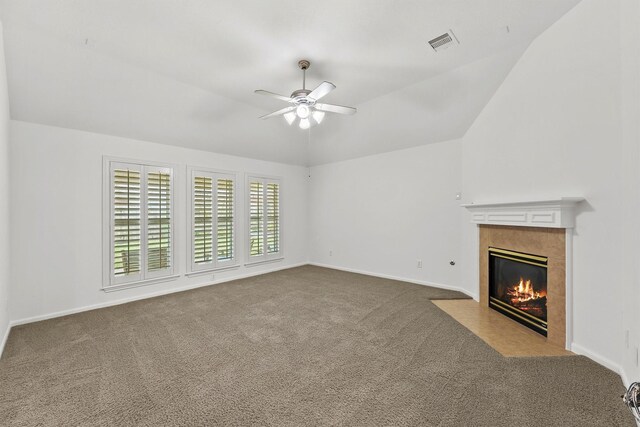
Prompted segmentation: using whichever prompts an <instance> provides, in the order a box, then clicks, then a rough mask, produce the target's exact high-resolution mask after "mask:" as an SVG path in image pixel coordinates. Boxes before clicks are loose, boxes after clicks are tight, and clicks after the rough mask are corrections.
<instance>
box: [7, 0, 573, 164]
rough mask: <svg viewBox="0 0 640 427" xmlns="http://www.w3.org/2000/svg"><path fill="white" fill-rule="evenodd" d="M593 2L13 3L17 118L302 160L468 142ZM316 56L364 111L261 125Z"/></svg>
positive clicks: (341, 92) (321, 69) (343, 98)
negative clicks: (481, 117)
mask: <svg viewBox="0 0 640 427" xmlns="http://www.w3.org/2000/svg"><path fill="white" fill-rule="evenodd" d="M578 1H579V0H474V1H470V0H448V1H441V0H439V1H432V0H406V1H397V0H396V1H393V0H349V1H344V0H342V1H336V0H325V1H318V2H303V1H300V0H274V1H264V0H232V1H231V0H229V1H210V0H209V1H205V0H198V1H196V0H185V1H175V0H56V1H42V0H1V1H0V17H1V19H2V21H3V25H4V35H5V50H6V58H7V59H6V61H7V72H8V79H9V95H10V108H11V116H12V118H13V119H16V120H24V121H30V122H36V123H42V124H47V125H53V126H62V127H69V128H74V129H81V130H86V131H91V132H99V133H106V134H110V135H116V136H123V137H129V138H137V139H142V140H148V141H154V142H159V143H164V144H171V145H178V146H183V147H189V148H195V149H201V150H209V151H214V152H220V153H225V154H234V155H240V156H246V157H253V158H260V159H264V160H273V161H279V162H285V163H292V164H301V165H311V164H320V163H327V162H332V161H337V160H342V159H348V158H354V157H359V156H364V155H368V154H373V153H379V152H385V151H391V150H396V149H400V148H408V147H411V146H416V145H422V144H429V143H433V142H439V141H445V140H449V139H455V138H459V137H461V136H463V135H464V133H465V132H466V130H467V129H468V128H469V126H470V125H471V123H472V122H473V120H474V119H475V117H476V116H477V115H478V114H479V112H480V111H481V110H482V108H483V107H484V106H485V105H486V103H487V102H488V100H489V99H490V98H491V96H492V95H493V93H494V92H495V90H496V89H497V88H498V86H499V85H500V84H501V82H502V80H503V79H504V77H505V76H506V75H507V74H508V72H509V71H510V70H511V68H512V67H513V65H514V64H515V63H516V62H517V60H518V58H519V57H520V55H521V54H522V52H524V50H525V49H526V47H527V46H528V44H529V43H530V42H531V41H532V40H533V39H534V38H535V37H536V36H537V35H538V34H540V33H541V32H543V31H544V30H545V29H546V28H547V27H548V26H549V25H551V24H552V23H553V22H555V21H556V20H557V19H558V18H559V17H560V16H562V15H563V14H564V13H566V12H567V11H568V10H569V9H570V8H572V7H573V6H574V5H575V4H576V3H578ZM449 29H451V30H453V32H454V33H455V35H456V36H457V38H458V40H459V41H460V44H459V45H457V46H454V47H452V48H450V49H447V50H445V51H442V52H437V53H436V52H434V51H433V50H432V49H431V48H430V46H429V45H428V43H427V42H428V40H430V39H432V38H434V37H436V36H439V35H440V34H442V33H444V32H445V31H447V30H449ZM303 58H304V59H309V60H310V61H311V62H312V65H311V68H310V70H309V71H308V73H307V86H308V87H314V86H315V85H317V84H318V83H320V82H321V81H323V80H328V81H331V82H333V83H334V84H335V85H336V86H337V89H336V90H334V91H333V92H332V93H331V94H329V95H328V96H327V97H326V98H325V99H324V101H326V102H328V103H334V104H343V105H349V106H354V107H357V108H358V113H357V114H356V115H355V116H337V115H330V116H327V117H326V119H325V121H324V122H323V123H322V125H320V126H318V127H313V128H311V129H310V130H309V131H303V130H301V129H299V128H297V127H295V126H294V127H289V126H287V125H286V123H285V121H284V120H283V119H282V118H273V119H269V120H258V119H257V117H259V116H261V115H263V114H266V113H268V112H271V111H274V110H277V109H279V108H282V107H283V106H284V105H282V103H281V102H279V101H278V100H276V99H270V98H266V97H260V96H258V95H255V94H254V93H253V91H254V89H266V90H269V91H273V92H277V93H282V94H284V95H289V94H290V93H291V92H292V91H293V90H295V89H298V88H300V87H301V83H302V82H301V72H300V71H299V70H298V68H297V66H296V63H297V61H298V60H299V59H303ZM523 102H526V100H523Z"/></svg>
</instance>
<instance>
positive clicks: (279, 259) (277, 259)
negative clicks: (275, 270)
mask: <svg viewBox="0 0 640 427" xmlns="http://www.w3.org/2000/svg"><path fill="white" fill-rule="evenodd" d="M283 259H284V257H279V258H271V259H265V260H260V261H251V262H245V263H244V266H245V267H254V266H257V265H262V264H271V263H272V262H280V261H282V260H283Z"/></svg>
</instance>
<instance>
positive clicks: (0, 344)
mask: <svg viewBox="0 0 640 427" xmlns="http://www.w3.org/2000/svg"><path fill="white" fill-rule="evenodd" d="M9 332H11V322H9V323H8V324H7V330H6V331H5V332H4V336H3V337H2V341H0V358H2V353H4V347H5V345H7V340H8V339H9Z"/></svg>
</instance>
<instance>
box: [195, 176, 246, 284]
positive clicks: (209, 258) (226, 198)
mask: <svg viewBox="0 0 640 427" xmlns="http://www.w3.org/2000/svg"><path fill="white" fill-rule="evenodd" d="M189 170H190V175H191V185H192V188H191V200H190V204H189V206H190V217H191V219H190V222H189V224H190V227H189V228H190V232H189V235H190V239H191V240H190V242H191V244H190V247H191V251H190V254H189V255H190V259H191V262H190V265H191V271H192V272H197V271H207V270H214V269H217V268H225V267H228V266H232V265H235V263H236V257H235V175H233V174H229V173H220V172H215V171H211V170H199V169H193V168H189Z"/></svg>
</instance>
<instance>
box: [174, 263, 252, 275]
mask: <svg viewBox="0 0 640 427" xmlns="http://www.w3.org/2000/svg"><path fill="white" fill-rule="evenodd" d="M239 268H240V264H233V265H225V266H224V267H218V268H208V269H206V270H198V271H190V272H188V273H187V274H186V276H187V277H197V276H204V275H205V274H211V273H219V272H222V271H227V270H237V269H239Z"/></svg>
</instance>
